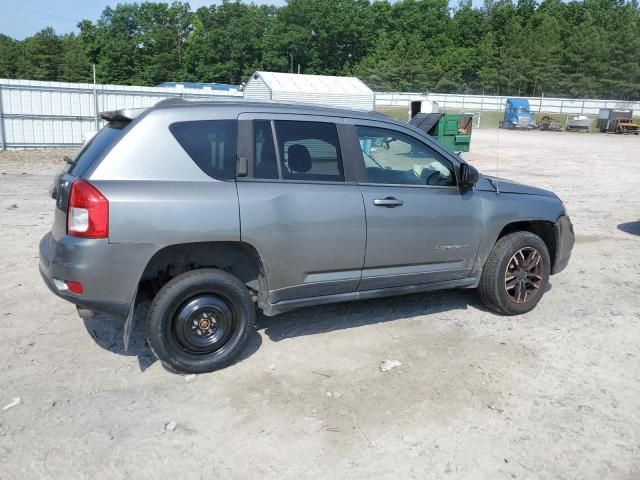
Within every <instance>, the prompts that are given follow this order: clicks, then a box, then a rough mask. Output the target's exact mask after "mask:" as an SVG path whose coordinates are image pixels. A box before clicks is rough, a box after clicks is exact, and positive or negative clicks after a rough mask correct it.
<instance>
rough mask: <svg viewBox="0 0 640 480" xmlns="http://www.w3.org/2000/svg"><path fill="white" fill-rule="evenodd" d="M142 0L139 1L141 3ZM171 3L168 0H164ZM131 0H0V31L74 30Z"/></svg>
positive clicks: (197, 2) (193, 1) (276, 0)
mask: <svg viewBox="0 0 640 480" xmlns="http://www.w3.org/2000/svg"><path fill="white" fill-rule="evenodd" d="M140 1H141V0H138V3H140ZM163 1H165V3H171V0H163ZM252 1H253V3H257V4H274V5H283V4H284V0H252ZM118 3H135V1H134V0H0V33H2V34H4V35H7V36H9V37H12V38H15V39H17V40H23V39H24V38H25V37H29V36H31V35H33V34H35V33H37V32H39V31H40V30H42V29H43V28H46V27H53V28H54V29H55V31H56V32H57V33H69V32H76V33H77V31H78V29H77V28H76V24H77V23H78V22H80V21H81V20H85V19H87V20H91V21H95V20H97V19H98V17H99V16H100V14H101V13H102V11H103V10H104V8H105V7H107V6H115V5H117V4H118ZM188 3H189V5H191V9H192V10H196V9H198V8H200V7H202V6H209V5H211V4H214V3H215V4H219V3H222V2H221V1H220V0H190V1H188Z"/></svg>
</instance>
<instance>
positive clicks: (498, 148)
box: [495, 98, 502, 195]
mask: <svg viewBox="0 0 640 480" xmlns="http://www.w3.org/2000/svg"><path fill="white" fill-rule="evenodd" d="M499 105H502V98H500V103H499ZM495 187H496V195H500V123H498V129H497V130H496V184H495Z"/></svg>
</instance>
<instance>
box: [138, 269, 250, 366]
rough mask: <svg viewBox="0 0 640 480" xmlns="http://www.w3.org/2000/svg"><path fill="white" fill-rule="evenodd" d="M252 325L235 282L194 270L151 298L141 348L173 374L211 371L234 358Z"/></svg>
mask: <svg viewBox="0 0 640 480" xmlns="http://www.w3.org/2000/svg"><path fill="white" fill-rule="evenodd" d="M254 322H255V307H254V305H253V301H252V300H251V296H250V295H249V292H248V291H247V288H246V287H245V285H244V284H243V283H242V282H241V281H240V280H238V279H237V278H236V277H234V276H233V275H231V274H229V273H227V272H224V271H222V270H215V269H200V270H194V271H191V272H187V273H184V274H182V275H179V276H177V277H175V278H173V279H171V280H170V281H169V282H167V284H165V285H164V286H163V287H162V288H161V289H160V291H159V292H158V294H157V295H156V296H155V298H154V299H153V302H152V303H151V306H150V308H149V314H148V316H147V323H146V335H147V343H148V344H149V347H150V348H151V350H152V351H153V353H154V354H155V355H156V356H157V357H158V358H159V359H160V360H161V361H162V363H163V365H165V367H166V368H167V369H168V370H170V371H172V372H174V373H175V372H180V373H206V372H212V371H214V370H219V369H221V368H224V367H226V366H228V365H230V364H231V363H232V362H233V361H234V360H235V359H236V358H237V356H238V355H239V354H240V352H241V351H242V349H243V348H244V346H245V345H246V343H247V340H248V338H249V332H250V329H251V328H252V327H253V325H254Z"/></svg>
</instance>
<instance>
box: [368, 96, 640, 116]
mask: <svg viewBox="0 0 640 480" xmlns="http://www.w3.org/2000/svg"><path fill="white" fill-rule="evenodd" d="M507 98H526V99H527V100H529V106H530V108H531V111H532V112H545V113H567V114H573V115H597V114H598V110H600V109H601V108H625V109H626V108H628V109H632V110H634V112H640V100H637V101H625V100H594V99H588V98H584V99H583V98H580V99H578V98H552V97H497V96H489V95H458V94H447V93H406V92H376V107H407V109H408V108H409V102H411V101H414V100H431V101H434V102H438V106H439V107H440V108H441V109H447V110H448V109H452V110H462V111H466V112H483V111H491V110H493V111H504V107H505V103H506V101H507Z"/></svg>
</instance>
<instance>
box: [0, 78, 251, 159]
mask: <svg viewBox="0 0 640 480" xmlns="http://www.w3.org/2000/svg"><path fill="white" fill-rule="evenodd" d="M220 96H242V92H238V91H234V90H230V91H227V90H212V89H210V88H206V89H190V88H182V87H181V86H178V87H129V86H123V85H96V86H95V88H94V85H93V84H89V83H61V82H39V81H31V80H6V79H0V149H6V148H24V147H74V146H78V145H80V144H82V143H83V140H84V136H85V134H88V133H90V132H92V131H95V130H96V128H97V127H99V126H100V123H101V122H100V121H99V120H98V119H97V116H96V112H103V111H108V110H116V109H122V108H139V107H150V106H152V105H154V104H155V103H157V102H158V101H160V100H163V99H165V98H175V97H180V98H187V99H194V98H202V99H211V98H219V97H220Z"/></svg>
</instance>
